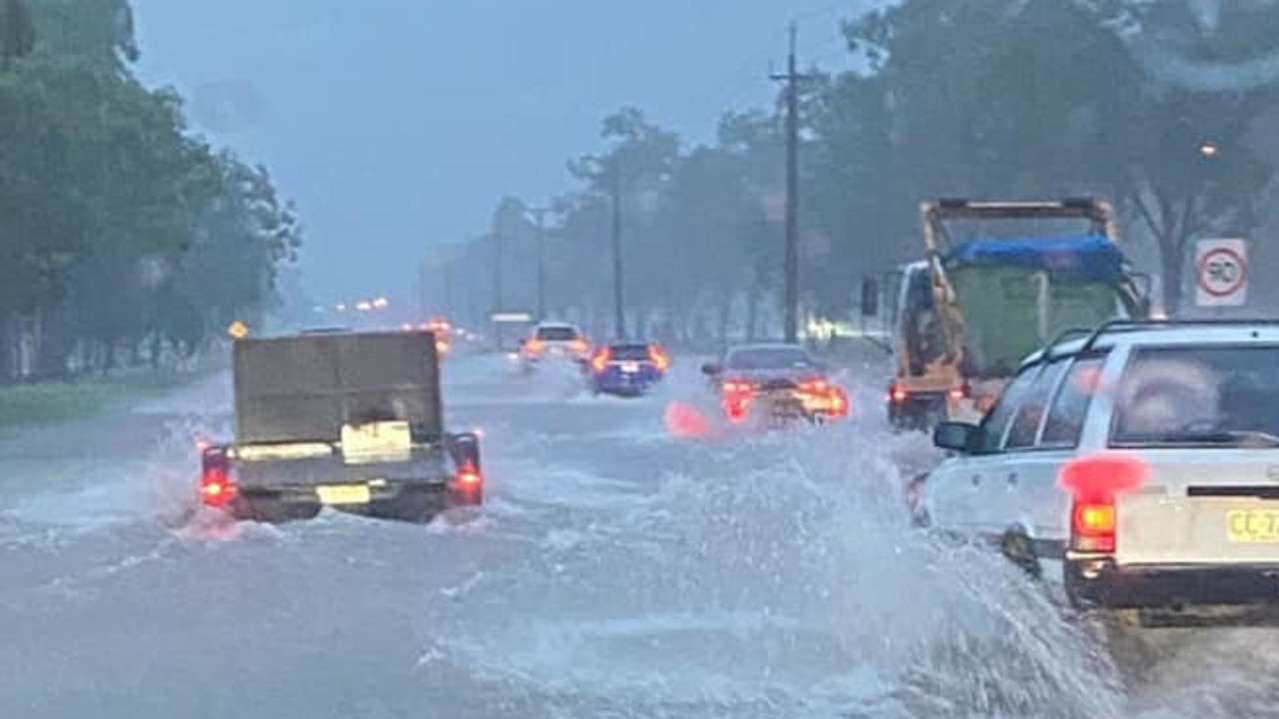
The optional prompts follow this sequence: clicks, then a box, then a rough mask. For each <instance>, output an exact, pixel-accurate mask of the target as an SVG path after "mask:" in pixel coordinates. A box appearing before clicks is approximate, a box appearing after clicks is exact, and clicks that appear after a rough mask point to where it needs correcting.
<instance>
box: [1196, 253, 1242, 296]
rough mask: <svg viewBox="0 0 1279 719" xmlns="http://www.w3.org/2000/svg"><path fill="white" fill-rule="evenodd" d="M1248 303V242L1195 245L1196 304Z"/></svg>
mask: <svg viewBox="0 0 1279 719" xmlns="http://www.w3.org/2000/svg"><path fill="white" fill-rule="evenodd" d="M1247 300H1248V243H1247V242H1246V241H1245V240H1238V239H1217V240H1200V241H1199V242H1197V243H1196V244H1195V304H1197V305H1199V306H1200V307H1238V306H1240V305H1242V304H1244V303H1245V302H1247Z"/></svg>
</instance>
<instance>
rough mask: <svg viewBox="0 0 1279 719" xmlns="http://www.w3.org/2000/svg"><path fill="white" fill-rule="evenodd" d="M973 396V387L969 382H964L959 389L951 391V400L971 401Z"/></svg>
mask: <svg viewBox="0 0 1279 719" xmlns="http://www.w3.org/2000/svg"><path fill="white" fill-rule="evenodd" d="M972 396H973V386H972V384H971V383H970V382H969V381H968V380H964V383H963V384H961V385H960V386H958V387H954V388H952V389H951V390H950V398H951V399H956V400H958V399H969V398H971V397H972Z"/></svg>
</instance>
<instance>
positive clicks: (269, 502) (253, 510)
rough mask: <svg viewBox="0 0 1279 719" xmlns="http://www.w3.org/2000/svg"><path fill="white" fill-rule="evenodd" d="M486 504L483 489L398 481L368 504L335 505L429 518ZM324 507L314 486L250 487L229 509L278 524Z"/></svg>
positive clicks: (238, 515)
mask: <svg viewBox="0 0 1279 719" xmlns="http://www.w3.org/2000/svg"><path fill="white" fill-rule="evenodd" d="M483 502H484V495H483V489H482V488H481V487H476V488H474V489H466V488H460V487H455V486H454V485H452V484H451V483H446V482H440V481H395V482H388V483H387V484H386V485H385V486H382V487H377V488H373V489H372V490H371V492H370V498H369V501H368V502H366V503H353V504H334V505H331V506H333V507H334V508H335V509H339V510H342V511H344V512H350V513H353V514H361V515H366V516H371V517H387V518H402V519H429V518H430V517H432V516H434V515H436V514H439V513H441V512H444V511H446V510H449V509H453V508H455V507H474V506H479V505H481V504H483ZM324 506H325V504H324V503H323V502H322V501H321V500H320V497H319V494H318V493H317V491H316V488H315V487H314V486H306V485H302V486H298V485H294V486H285V487H269V488H268V487H253V486H247V487H239V488H238V493H237V495H236V497H235V499H233V500H232V501H231V502H230V503H229V504H228V506H227V510H228V511H229V512H230V513H231V514H232V516H234V517H236V518H237V519H257V520H262V521H274V520H277V519H280V520H287V519H297V518H306V517H310V516H314V515H316V514H318V513H319V511H320V510H321V509H322V508H323V507H324Z"/></svg>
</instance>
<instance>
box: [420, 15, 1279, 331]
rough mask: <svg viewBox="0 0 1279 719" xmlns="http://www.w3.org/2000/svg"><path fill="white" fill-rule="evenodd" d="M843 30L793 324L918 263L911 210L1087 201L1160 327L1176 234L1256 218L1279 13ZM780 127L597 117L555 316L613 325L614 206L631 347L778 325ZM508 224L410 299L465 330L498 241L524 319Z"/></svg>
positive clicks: (426, 266)
mask: <svg viewBox="0 0 1279 719" xmlns="http://www.w3.org/2000/svg"><path fill="white" fill-rule="evenodd" d="M841 27H842V33H843V36H844V37H845V39H846V41H847V42H846V46H847V49H848V52H849V53H850V54H851V57H852V59H853V60H854V61H855V62H856V63H860V65H861V67H860V68H859V69H857V70H854V71H847V72H840V73H829V72H822V71H821V69H820V68H813V73H814V75H815V77H814V79H812V80H810V81H809V82H806V83H804V84H803V86H802V98H801V103H800V104H801V113H800V114H801V117H800V123H801V132H802V134H801V146H800V153H801V154H800V168H801V170H800V173H801V177H800V203H799V210H800V223H801V231H802V239H801V243H802V251H801V255H802V257H801V261H802V264H801V269H802V272H801V274H802V279H801V285H802V290H803V300H804V305H805V308H806V311H807V312H808V313H811V314H815V315H820V316H826V317H847V316H848V313H849V312H850V308H851V306H852V305H853V304H854V303H855V301H856V300H855V295H856V294H857V293H856V287H857V284H858V278H859V277H860V276H862V275H864V274H869V273H874V272H878V271H882V270H884V269H888V268H889V267H891V266H893V265H895V264H897V263H900V262H905V261H909V260H912V259H916V258H918V257H919V256H920V255H921V254H922V241H921V239H920V230H919V227H918V217H917V213H918V205H919V202H920V201H921V200H923V199H926V198H935V197H971V198H990V199H1044V198H1062V197H1071V196H1080V195H1100V196H1105V197H1107V198H1109V199H1110V200H1111V201H1112V202H1113V203H1114V204H1115V206H1116V209H1117V211H1118V213H1119V217H1120V220H1121V227H1122V228H1123V231H1124V234H1125V235H1126V236H1127V238H1128V239H1129V240H1130V241H1132V242H1133V243H1134V244H1130V245H1129V247H1130V248H1133V249H1132V251H1133V252H1134V253H1135V254H1137V255H1140V256H1142V257H1144V258H1145V259H1146V261H1147V264H1148V265H1149V268H1150V269H1151V270H1153V271H1155V272H1156V273H1158V274H1160V275H1161V276H1162V277H1163V280H1164V282H1163V284H1164V288H1165V294H1166V301H1167V304H1168V305H1169V306H1170V307H1172V308H1174V309H1175V308H1176V307H1178V306H1179V305H1181V304H1182V296H1183V294H1184V292H1185V291H1186V290H1187V289H1188V284H1187V279H1188V278H1187V272H1186V263H1187V257H1188V255H1189V253H1190V251H1191V247H1192V244H1193V240H1194V239H1197V238H1200V237H1204V236H1211V235H1217V234H1238V235H1243V236H1251V235H1253V234H1254V233H1260V232H1261V231H1262V230H1263V229H1264V228H1266V227H1267V225H1268V223H1270V222H1272V221H1273V220H1274V215H1275V213H1274V212H1273V211H1272V210H1271V209H1270V207H1271V205H1272V203H1270V202H1268V198H1269V197H1270V190H1271V187H1272V184H1273V183H1272V179H1273V176H1274V165H1275V161H1276V158H1279V146H1277V145H1279V143H1276V141H1275V134H1274V132H1273V128H1274V127H1279V106H1277V105H1276V99H1277V95H1276V90H1277V89H1279V4H1275V3H1226V2H1221V3H1202V2H1194V1H1192V0H1160V1H1159V2H1147V1H1146V0H1075V1H1073V2H1062V1H1061V0H1019V1H1018V2H1008V1H1007V0H905V1H904V2H901V3H898V4H895V5H893V6H892V7H890V8H886V9H881V10H878V11H875V12H872V13H870V14H867V15H864V16H861V17H857V18H852V19H848V20H846V21H844V22H842V23H841ZM783 130H784V124H783V118H782V115H781V106H780V103H779V104H778V106H776V107H771V108H758V109H753V110H747V111H736V112H727V113H725V114H724V115H723V116H722V118H721V120H720V122H719V126H718V133H717V137H716V140H715V142H713V143H710V144H705V145H699V146H693V147H688V146H687V145H686V143H684V142H682V141H681V138H680V137H679V136H678V135H677V134H676V133H675V132H673V131H671V130H669V129H666V128H663V127H661V126H659V125H658V124H656V123H654V122H653V121H652V120H651V119H650V118H648V117H647V116H646V115H645V113H644V112H643V111H642V110H641V109H638V108H623V109H621V110H619V111H617V112H615V113H613V114H611V115H609V116H608V117H607V118H606V119H605V120H604V123H603V128H602V140H603V144H604V145H605V147H604V149H603V150H602V151H601V152H598V153H596V154H591V155H587V156H584V157H581V158H579V159H576V160H573V161H572V162H570V163H569V171H570V172H571V173H572V175H573V177H574V178H576V179H577V180H578V181H579V184H580V189H579V190H577V191H575V192H572V193H570V194H568V195H566V196H564V197H561V198H559V199H558V200H557V202H556V204H557V207H558V209H559V210H560V215H559V221H558V223H556V224H555V226H554V227H553V229H552V231H550V232H548V233H547V235H548V237H547V239H546V241H545V249H544V252H545V261H546V267H547V273H548V276H549V278H550V279H549V280H548V282H547V286H548V288H549V289H548V291H547V302H548V306H549V308H550V311H551V312H552V313H554V314H557V315H559V316H565V317H572V318H579V319H584V320H586V321H588V322H589V323H591V324H593V325H594V326H595V327H597V328H601V329H600V330H597V331H605V332H607V331H608V328H609V327H611V325H610V324H609V322H608V320H607V318H608V317H611V314H610V313H611V307H612V299H611V291H612V276H611V273H610V269H609V268H610V264H609V263H610V261H611V254H610V231H611V225H610V221H611V208H612V195H613V194H615V190H617V189H618V188H619V187H620V192H616V194H617V195H618V196H619V197H620V199H621V201H620V203H619V209H620V210H621V216H622V218H623V248H624V249H623V253H624V261H625V278H626V281H625V282H624V288H625V299H626V305H627V309H628V321H629V322H631V323H632V325H633V329H632V331H639V332H648V333H658V334H666V335H669V336H670V337H673V338H682V337H688V336H699V335H700V336H705V335H707V334H709V335H713V336H721V337H722V336H723V335H725V334H728V333H730V332H736V333H738V334H746V335H750V334H754V333H757V332H761V331H766V328H767V327H769V326H775V325H770V324H769V323H770V322H773V321H775V318H776V316H777V314H778V311H777V305H778V294H779V292H778V288H779V285H780V282H781V264H782V263H781V246H782V239H781V238H782V218H783V213H784V195H783V190H784V179H785V178H784V174H783V170H784V140H785V137H784V134H783ZM614 182H616V185H614V184H613V183H614ZM523 210H524V207H523V202H522V201H521V200H520V199H517V198H505V199H503V200H502V202H501V203H499V206H498V209H497V211H496V212H495V216H494V220H493V224H492V226H491V227H489V228H485V231H484V232H482V233H479V234H477V236H476V237H475V238H472V239H470V240H468V241H465V242H461V243H459V244H457V245H455V246H451V247H448V248H444V249H439V248H432V250H431V251H430V252H429V253H428V256H427V258H426V259H425V260H424V262H423V267H422V276H421V285H422V295H423V298H422V301H423V303H424V304H425V305H427V306H429V307H432V308H445V309H447V310H449V311H452V312H454V313H455V314H459V315H460V316H463V317H466V316H468V315H469V319H470V320H471V321H473V322H482V321H483V318H484V316H485V315H486V314H487V313H488V312H489V311H490V310H491V309H493V308H494V307H495V305H496V304H497V301H496V298H495V280H496V277H494V276H493V265H494V262H495V258H496V257H497V254H498V252H497V249H498V248H497V244H499V243H498V239H497V238H501V244H502V245H503V247H502V250H503V251H502V253H501V254H502V257H503V267H504V271H503V272H502V274H503V276H504V277H505V287H504V290H503V291H504V292H505V293H506V295H505V297H504V299H503V303H504V304H505V305H507V307H506V308H505V309H510V308H511V307H514V306H518V307H520V308H529V307H532V306H533V303H534V300H533V297H534V295H533V291H534V288H533V286H532V284H531V282H532V275H533V273H532V272H531V270H530V268H532V267H534V266H535V256H534V254H533V253H534V252H535V245H536V242H535V241H534V237H535V230H534V228H533V227H532V224H531V221H530V219H529V218H528V216H527V213H525V212H524V211H523ZM1262 240H1263V241H1262V242H1260V243H1258V244H1259V246H1258V251H1259V252H1260V253H1261V254H1263V255H1264V253H1265V250H1266V247H1267V246H1266V245H1265V243H1264V238H1262ZM480 268H489V269H488V270H487V271H479V269H480ZM770 318H772V319H770ZM761 328H765V329H761Z"/></svg>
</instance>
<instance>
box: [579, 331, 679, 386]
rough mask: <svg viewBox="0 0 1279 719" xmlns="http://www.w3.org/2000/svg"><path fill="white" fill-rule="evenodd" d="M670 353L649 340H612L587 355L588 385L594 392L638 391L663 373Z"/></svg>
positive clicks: (668, 365) (655, 380)
mask: <svg viewBox="0 0 1279 719" xmlns="http://www.w3.org/2000/svg"><path fill="white" fill-rule="evenodd" d="M670 366H671V360H670V356H669V355H667V354H666V351H665V350H664V349H662V347H661V346H659V345H657V344H654V343H651V342H612V343H609V344H606V345H604V346H603V347H600V348H599V349H598V350H596V352H595V356H593V357H591V364H590V375H589V376H590V380H589V381H590V385H591V389H592V390H593V391H594V392H595V394H612V395H621V396H628V397H634V396H638V395H642V394H644V393H645V392H647V391H648V390H649V388H651V387H652V386H653V385H655V384H657V383H658V382H660V381H661V380H662V378H663V377H664V376H665V375H666V371H667V370H668V369H669V368H670Z"/></svg>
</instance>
